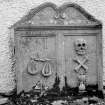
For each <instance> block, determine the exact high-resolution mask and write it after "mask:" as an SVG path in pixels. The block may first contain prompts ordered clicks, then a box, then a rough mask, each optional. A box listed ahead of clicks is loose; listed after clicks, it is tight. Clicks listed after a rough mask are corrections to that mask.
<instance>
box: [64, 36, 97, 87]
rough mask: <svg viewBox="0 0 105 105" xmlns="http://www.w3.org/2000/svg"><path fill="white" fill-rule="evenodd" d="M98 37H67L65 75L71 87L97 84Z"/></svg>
mask: <svg viewBox="0 0 105 105" xmlns="http://www.w3.org/2000/svg"><path fill="white" fill-rule="evenodd" d="M96 57H97V56H96V36H94V35H93V36H92V35H85V34H84V35H67V36H66V35H65V73H66V76H67V82H68V84H69V86H70V87H76V86H79V85H80V84H81V83H79V82H80V81H81V80H82V83H84V84H87V85H91V84H97V64H96V61H97V60H96V59H97V58H96Z"/></svg>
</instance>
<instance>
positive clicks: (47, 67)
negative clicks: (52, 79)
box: [28, 58, 52, 77]
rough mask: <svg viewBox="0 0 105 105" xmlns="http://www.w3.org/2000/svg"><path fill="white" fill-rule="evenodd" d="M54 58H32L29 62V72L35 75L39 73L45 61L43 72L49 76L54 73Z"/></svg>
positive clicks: (45, 75)
mask: <svg viewBox="0 0 105 105" xmlns="http://www.w3.org/2000/svg"><path fill="white" fill-rule="evenodd" d="M51 60H52V59H48V58H45V59H41V58H31V60H30V62H29V63H28V73H29V74H31V75H35V74H37V73H39V71H40V70H39V68H40V63H43V67H42V69H41V74H42V75H43V76H44V77H49V76H51V75H52V68H51V63H50V61H51Z"/></svg>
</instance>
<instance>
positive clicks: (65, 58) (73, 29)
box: [12, 3, 103, 93]
mask: <svg viewBox="0 0 105 105" xmlns="http://www.w3.org/2000/svg"><path fill="white" fill-rule="evenodd" d="M12 29H14V39H15V56H16V76H17V93H19V92H21V91H22V90H24V91H29V90H31V89H32V87H33V86H35V85H37V84H39V85H41V86H42V85H43V86H45V87H47V88H48V89H51V88H52V87H53V85H54V82H55V78H56V76H58V77H59V79H60V83H59V87H60V90H62V88H63V87H64V86H65V77H66V80H67V81H66V82H67V84H68V86H69V87H71V88H75V87H78V88H79V90H80V91H82V90H85V89H86V86H98V90H102V71H103V70H102V33H101V31H102V25H101V23H100V22H99V21H98V20H96V19H95V18H93V17H92V16H91V15H90V14H88V13H87V12H86V11H85V10H84V9H83V8H81V7H80V6H78V5H76V4H65V5H63V6H61V7H59V8H58V7H57V6H56V5H55V4H52V3H46V4H43V5H40V6H39V7H37V8H35V9H32V10H31V11H30V12H29V14H28V15H26V16H25V17H23V18H22V19H21V20H20V21H19V22H17V23H16V24H15V25H14V26H13V27H12ZM41 86H39V87H41ZM39 87H38V86H37V88H39Z"/></svg>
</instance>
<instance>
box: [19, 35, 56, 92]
mask: <svg viewBox="0 0 105 105" xmlns="http://www.w3.org/2000/svg"><path fill="white" fill-rule="evenodd" d="M17 50H18V51H17V80H18V83H17V85H18V86H17V88H18V91H22V90H25V91H29V90H30V89H32V87H33V86H35V85H36V84H37V83H39V82H40V83H41V85H43V86H44V87H47V88H52V85H53V84H54V80H55V73H56V37H55V36H51V37H49V36H31V37H30V36H22V37H18V46H17ZM40 88H41V87H40Z"/></svg>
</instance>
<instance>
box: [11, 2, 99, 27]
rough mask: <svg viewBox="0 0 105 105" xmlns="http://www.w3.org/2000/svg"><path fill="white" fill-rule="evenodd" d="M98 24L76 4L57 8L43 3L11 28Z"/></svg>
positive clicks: (51, 4)
mask: <svg viewBox="0 0 105 105" xmlns="http://www.w3.org/2000/svg"><path fill="white" fill-rule="evenodd" d="M99 24H101V22H100V21H98V20H97V19H95V18H94V17H93V16H91V15H90V14H89V13H87V12H86V11H85V10H84V9H83V8H82V7H80V6H79V5H77V4H73V3H69V4H64V5H62V6H61V7H57V6H56V5H55V4H53V3H45V4H42V5H40V6H39V7H37V8H34V9H32V10H30V12H29V13H28V14H27V15H26V16H24V17H23V18H22V19H21V20H20V21H19V22H17V23H16V24H14V25H13V26H14V27H19V26H88V25H99Z"/></svg>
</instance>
